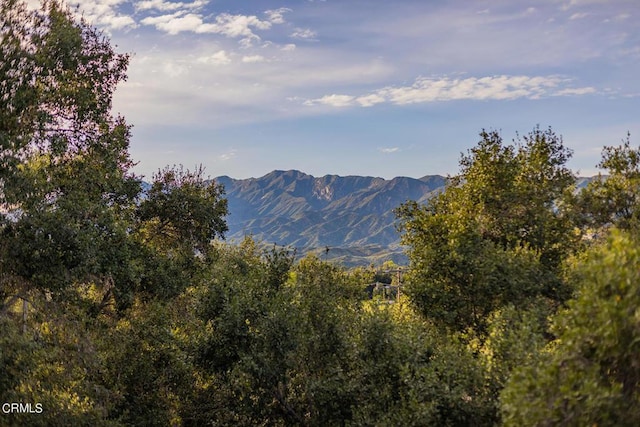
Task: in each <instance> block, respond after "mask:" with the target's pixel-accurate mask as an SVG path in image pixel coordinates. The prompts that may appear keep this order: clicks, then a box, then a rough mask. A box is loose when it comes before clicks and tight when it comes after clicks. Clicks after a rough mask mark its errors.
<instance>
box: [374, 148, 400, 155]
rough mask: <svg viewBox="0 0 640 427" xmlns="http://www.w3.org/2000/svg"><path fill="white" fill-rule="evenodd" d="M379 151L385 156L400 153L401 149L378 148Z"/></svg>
mask: <svg viewBox="0 0 640 427" xmlns="http://www.w3.org/2000/svg"><path fill="white" fill-rule="evenodd" d="M378 151H380V152H381V153H385V154H391V153H395V152H397V151H400V147H387V148H378Z"/></svg>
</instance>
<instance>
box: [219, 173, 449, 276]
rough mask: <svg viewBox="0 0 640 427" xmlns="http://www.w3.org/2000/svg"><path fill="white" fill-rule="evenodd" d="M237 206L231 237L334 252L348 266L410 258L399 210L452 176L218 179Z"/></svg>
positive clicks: (232, 215) (425, 196)
mask: <svg viewBox="0 0 640 427" xmlns="http://www.w3.org/2000/svg"><path fill="white" fill-rule="evenodd" d="M215 180H216V181H217V182H218V183H220V184H222V185H224V187H225V190H226V197H227V199H228V201H229V212H230V215H229V216H228V218H227V223H228V225H229V232H228V234H227V237H228V239H229V240H231V241H234V240H240V239H242V238H243V237H244V236H246V235H251V236H253V237H254V238H256V239H258V240H262V241H264V242H267V243H276V244H278V245H286V246H291V247H294V248H296V249H297V250H298V253H301V254H303V253H306V252H309V251H322V253H324V250H325V248H326V247H329V248H330V251H329V253H328V254H326V255H328V258H336V259H340V260H341V261H342V262H345V263H346V264H350V265H352V264H355V263H362V262H364V263H369V262H372V261H373V262H376V261H384V260H385V259H393V260H394V261H396V262H402V261H403V260H404V257H403V255H402V250H401V248H400V246H399V235H398V233H397V231H396V230H395V215H394V214H393V210H394V209H395V208H396V207H398V206H399V205H400V204H401V203H403V202H405V201H407V200H417V201H419V202H424V201H426V200H427V199H428V198H429V197H431V196H432V195H433V194H435V193H436V192H437V191H440V190H441V189H442V188H443V187H444V184H445V178H444V177H442V176H438V175H433V176H426V177H423V178H421V179H413V178H407V177H398V178H394V179H391V180H385V179H383V178H375V177H363V176H345V177H342V176H337V175H326V176H323V177H319V178H316V177H313V176H311V175H307V174H305V173H302V172H300V171H296V170H289V171H273V172H271V173H269V174H267V175H265V176H263V177H260V178H249V179H242V180H236V179H232V178H230V177H228V176H221V177H218V178H216V179H215Z"/></svg>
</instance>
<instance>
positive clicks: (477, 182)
mask: <svg viewBox="0 0 640 427" xmlns="http://www.w3.org/2000/svg"><path fill="white" fill-rule="evenodd" d="M480 136H481V140H480V142H479V143H478V145H477V146H476V147H474V148H473V149H471V150H470V152H469V154H468V155H466V156H463V157H462V159H461V160H460V173H459V175H457V176H454V177H452V178H451V179H450V184H449V185H448V187H447V188H446V190H445V191H444V192H442V193H441V194H440V195H438V196H436V197H434V198H433V199H431V200H430V201H429V202H428V203H427V205H426V206H420V205H418V204H417V203H415V202H408V203H405V204H404V205H402V206H401V207H400V208H399V209H398V210H397V215H398V217H399V219H400V226H399V228H400V230H401V231H402V232H403V236H402V241H403V243H404V244H406V245H408V246H409V258H410V261H411V265H412V272H411V273H410V275H409V277H408V279H409V280H408V282H409V286H408V287H407V291H408V293H409V296H410V298H411V300H412V301H413V302H414V303H415V304H416V305H417V307H418V308H419V310H420V311H421V312H422V313H424V314H425V315H426V316H427V317H429V318H431V319H434V320H436V321H437V322H438V323H439V324H440V325H443V326H445V327H448V328H453V329H454V330H459V331H464V330H465V329H466V328H468V327H472V328H475V329H477V330H479V331H482V330H483V329H484V327H485V326H486V325H485V323H486V322H485V320H486V318H487V316H488V315H489V314H490V313H491V312H492V311H493V310H495V309H497V308H499V307H502V306H504V305H506V304H510V303H512V304H521V303H523V302H525V301H527V300H530V299H531V298H534V297H536V296H537V295H543V296H546V297H548V298H551V299H554V300H557V301H562V300H563V299H566V298H567V297H568V295H569V292H568V290H567V289H566V287H564V286H563V284H562V283H561V281H560V279H559V276H558V273H559V270H560V266H561V262H562V260H563V259H564V258H565V257H566V256H567V255H568V254H569V253H571V251H572V250H573V249H574V248H575V247H576V244H577V240H578V237H579V236H577V235H576V234H575V233H574V231H573V224H572V222H571V220H570V216H569V215H568V214H567V213H566V206H565V205H564V204H563V197H564V196H565V194H567V193H569V192H570V191H571V189H572V186H573V183H574V178H573V175H572V174H571V172H570V171H569V169H568V168H567V167H566V165H565V163H566V161H567V160H568V159H569V157H570V155H571V152H570V151H569V150H568V149H566V148H565V147H564V145H563V143H562V139H561V138H560V137H558V136H556V135H555V133H554V132H553V131H552V130H551V129H548V130H540V129H539V128H535V129H534V130H533V131H532V132H531V133H530V134H529V135H526V136H524V137H523V138H521V139H519V140H518V141H517V143H516V144H515V145H507V146H505V145H504V144H503V142H502V137H501V136H500V135H499V133H497V132H495V131H494V132H485V131H483V132H481V133H480Z"/></svg>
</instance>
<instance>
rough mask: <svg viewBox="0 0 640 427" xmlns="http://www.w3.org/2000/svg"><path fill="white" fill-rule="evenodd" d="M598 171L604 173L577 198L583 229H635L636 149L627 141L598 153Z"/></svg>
mask: <svg viewBox="0 0 640 427" xmlns="http://www.w3.org/2000/svg"><path fill="white" fill-rule="evenodd" d="M598 167H599V168H601V169H605V170H606V175H605V176H603V175H602V174H599V175H598V176H597V178H596V179H594V180H593V181H591V182H590V183H589V185H588V186H587V188H586V189H585V190H584V191H582V193H581V194H580V195H579V197H578V204H579V206H580V207H581V208H582V209H581V213H582V215H583V216H582V219H583V220H584V222H585V225H587V226H590V227H592V228H594V229H600V228H602V227H607V226H611V225H615V226H616V227H618V228H621V229H625V230H628V229H631V228H637V227H638V224H639V223H638V221H639V220H640V209H639V203H640V148H635V149H634V148H632V147H631V137H630V135H629V134H627V138H626V139H625V140H624V141H623V142H622V144H621V145H619V146H607V147H604V149H603V150H602V161H601V162H600V163H599V164H598Z"/></svg>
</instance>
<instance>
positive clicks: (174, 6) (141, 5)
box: [134, 0, 208, 12]
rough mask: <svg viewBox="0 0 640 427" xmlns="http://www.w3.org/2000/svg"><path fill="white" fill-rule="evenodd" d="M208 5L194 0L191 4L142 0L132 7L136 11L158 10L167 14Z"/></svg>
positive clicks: (204, 1)
mask: <svg viewBox="0 0 640 427" xmlns="http://www.w3.org/2000/svg"><path fill="white" fill-rule="evenodd" d="M207 3H208V1H206V0H196V1H194V2H192V3H183V2H170V1H165V0H144V1H140V2H137V3H135V5H134V7H135V9H136V10H138V11H142V10H160V11H163V12H168V11H172V10H185V9H199V8H201V7H203V6H205V5H206V4H207Z"/></svg>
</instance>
